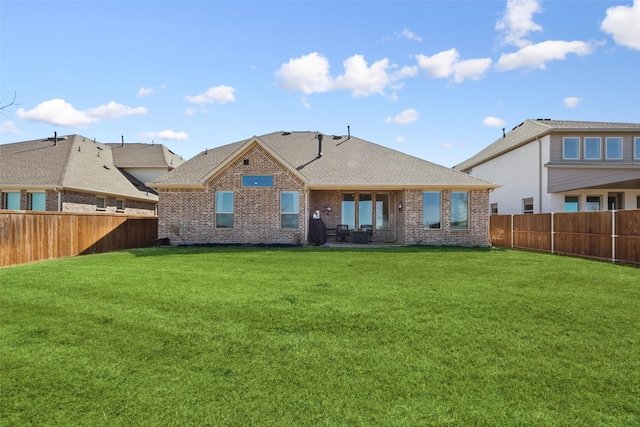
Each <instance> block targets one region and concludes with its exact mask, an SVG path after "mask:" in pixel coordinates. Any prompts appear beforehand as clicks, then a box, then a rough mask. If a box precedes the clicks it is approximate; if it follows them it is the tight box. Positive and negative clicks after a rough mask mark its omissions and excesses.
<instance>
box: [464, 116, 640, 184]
mask: <svg viewBox="0 0 640 427" xmlns="http://www.w3.org/2000/svg"><path fill="white" fill-rule="evenodd" d="M602 131H622V132H627V131H632V132H638V131H640V123H615V122H586V121H570V120H550V119H535V120H533V119H528V120H525V121H524V122H522V123H521V124H519V125H518V126H516V127H514V128H513V129H512V130H511V131H510V132H509V133H507V134H506V135H505V136H504V137H503V138H500V139H497V140H496V141H494V142H493V143H492V144H490V145H488V146H487V147H486V148H485V149H483V150H482V151H480V152H479V153H477V154H476V155H474V156H472V157H470V158H469V159H467V160H465V161H464V162H462V163H460V164H457V165H456V166H454V167H453V168H454V169H455V170H459V171H463V172H464V171H468V170H469V169H471V168H473V167H474V166H477V165H479V164H482V163H484V162H486V161H488V160H491V159H494V158H496V157H498V156H500V155H502V154H504V153H507V152H509V151H511V150H514V149H516V148H518V147H521V146H522V145H525V144H528V143H529V142H531V141H533V140H535V139H536V138H541V137H543V136H545V135H548V134H550V133H552V132H581V133H585V132H602Z"/></svg>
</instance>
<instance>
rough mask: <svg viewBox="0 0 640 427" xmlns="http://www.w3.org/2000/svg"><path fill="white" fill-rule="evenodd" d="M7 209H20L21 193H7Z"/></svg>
mask: <svg viewBox="0 0 640 427" xmlns="http://www.w3.org/2000/svg"><path fill="white" fill-rule="evenodd" d="M6 197H7V206H6V208H7V209H11V210H14V211H18V210H20V193H6Z"/></svg>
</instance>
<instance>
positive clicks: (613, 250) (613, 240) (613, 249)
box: [611, 209, 617, 264]
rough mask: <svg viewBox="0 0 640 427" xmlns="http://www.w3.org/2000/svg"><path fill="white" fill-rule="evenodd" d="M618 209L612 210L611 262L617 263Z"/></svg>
mask: <svg viewBox="0 0 640 427" xmlns="http://www.w3.org/2000/svg"><path fill="white" fill-rule="evenodd" d="M616 237H617V236H616V211H615V210H613V209H612V210H611V262H612V263H614V264H615V263H616Z"/></svg>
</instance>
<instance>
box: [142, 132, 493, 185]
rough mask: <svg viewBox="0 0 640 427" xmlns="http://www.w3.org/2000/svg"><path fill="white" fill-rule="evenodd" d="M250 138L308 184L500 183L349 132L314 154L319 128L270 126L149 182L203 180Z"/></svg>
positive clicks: (330, 139)
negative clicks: (273, 128) (270, 129)
mask: <svg viewBox="0 0 640 427" xmlns="http://www.w3.org/2000/svg"><path fill="white" fill-rule="evenodd" d="M254 141H259V142H258V143H259V144H262V145H263V146H265V147H266V148H268V149H269V150H271V151H272V152H273V153H275V154H276V155H277V156H278V157H279V158H280V159H282V161H283V162H284V163H285V164H286V166H288V167H289V168H290V169H291V170H295V171H297V173H299V174H300V175H301V176H302V177H303V178H304V179H305V181H306V182H307V184H308V186H309V188H336V187H342V188H347V187H348V188H363V187H377V188H384V187H387V188H388V187H395V188H404V187H425V188H426V187H449V188H453V187H459V188H462V187H465V188H495V187H498V185H495V184H492V183H489V182H487V181H483V180H480V179H478V178H474V177H472V176H469V175H467V174H464V173H461V172H458V171H454V170H452V169H449V168H445V167H444V166H440V165H437V164H435V163H431V162H428V161H425V160H422V159H419V158H417V157H413V156H410V155H408V154H404V153H401V152H399V151H396V150H392V149H390V148H386V147H383V146H381V145H377V144H374V143H372V142H369V141H365V140H362V139H359V138H356V137H353V136H351V137H350V138H349V137H347V136H331V135H324V138H323V142H322V157H320V158H318V139H317V132H273V133H270V134H266V135H262V136H260V137H252V138H249V139H246V140H243V141H238V142H235V143H232V144H228V145H224V146H221V147H218V148H214V149H211V150H207V151H206V152H202V153H200V154H198V155H197V156H195V157H194V158H192V159H190V160H188V161H187V162H186V163H184V164H183V165H181V166H179V167H178V168H176V169H175V170H173V171H171V172H169V173H168V174H166V175H164V176H163V177H161V178H159V179H157V180H156V181H154V183H153V184H151V185H152V186H154V187H157V188H162V187H172V186H176V187H180V186H201V185H204V184H205V182H206V181H207V179H208V178H210V175H211V172H212V171H215V170H216V169H218V168H220V167H222V166H224V165H225V164H226V163H227V162H229V161H231V160H232V158H234V157H235V156H236V155H238V154H239V153H240V151H241V150H242V149H244V148H246V147H247V146H248V145H249V144H251V143H253V142H254Z"/></svg>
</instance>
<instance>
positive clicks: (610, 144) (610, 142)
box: [606, 137, 622, 160]
mask: <svg viewBox="0 0 640 427" xmlns="http://www.w3.org/2000/svg"><path fill="white" fill-rule="evenodd" d="M606 147H607V148H606V155H607V159H608V160H620V159H622V138H620V137H615V138H607V139H606Z"/></svg>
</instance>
